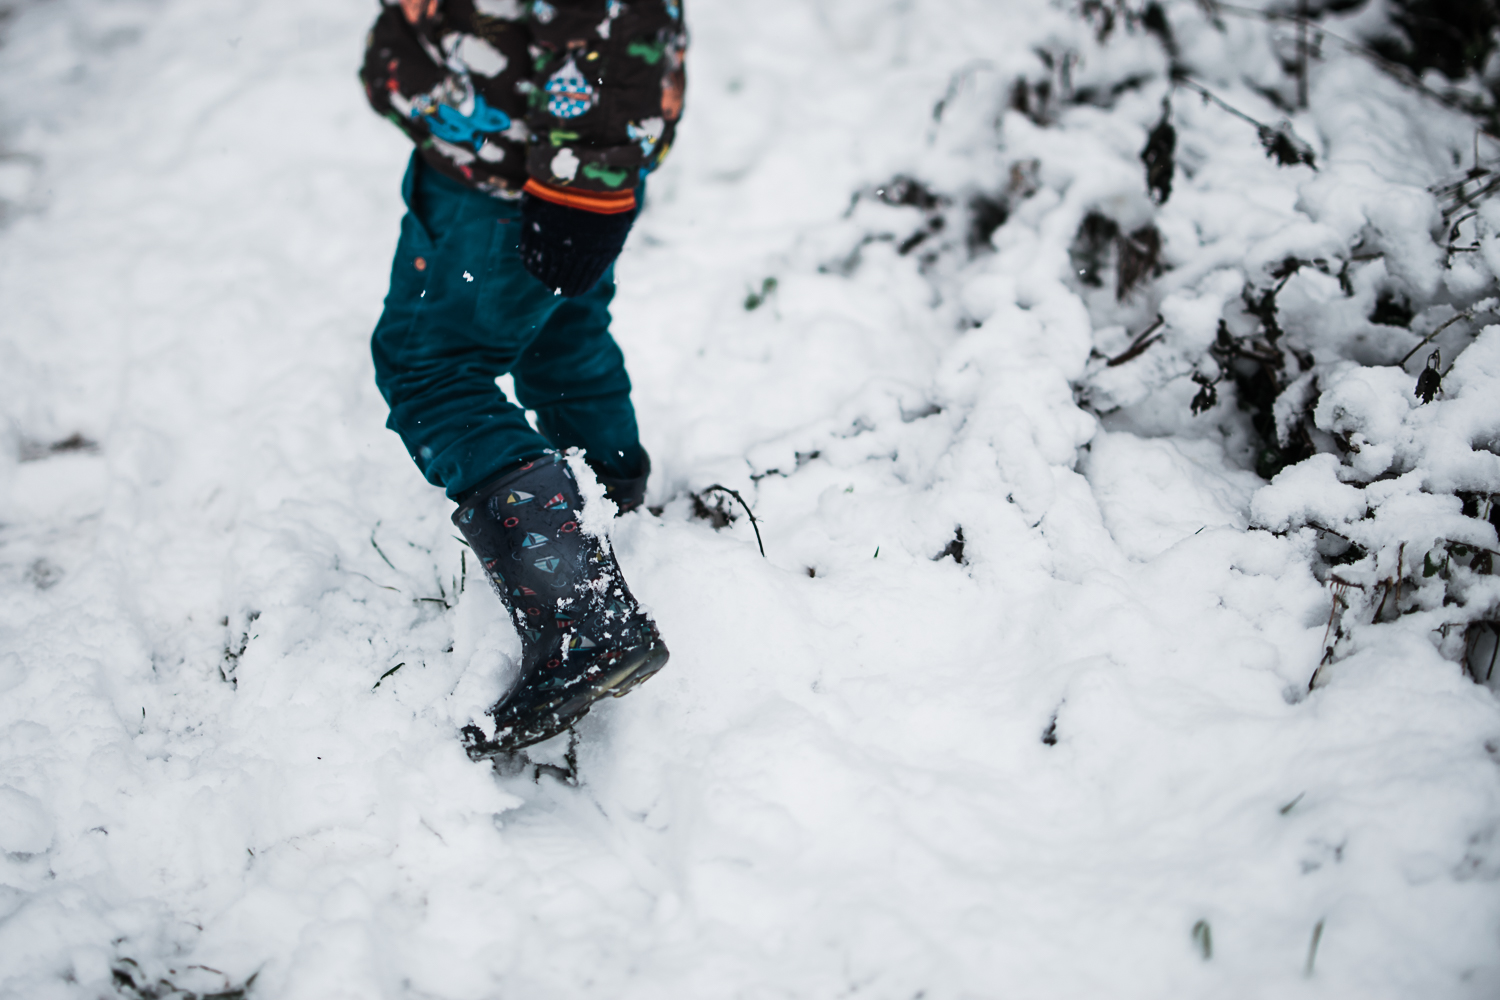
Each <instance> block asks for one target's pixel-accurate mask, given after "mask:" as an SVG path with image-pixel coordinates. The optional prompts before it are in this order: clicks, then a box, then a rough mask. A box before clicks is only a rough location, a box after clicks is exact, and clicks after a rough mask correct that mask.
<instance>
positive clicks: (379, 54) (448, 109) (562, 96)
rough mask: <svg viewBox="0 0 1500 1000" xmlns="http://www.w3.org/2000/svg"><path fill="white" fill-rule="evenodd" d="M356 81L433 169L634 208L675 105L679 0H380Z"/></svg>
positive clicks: (611, 207)
mask: <svg viewBox="0 0 1500 1000" xmlns="http://www.w3.org/2000/svg"><path fill="white" fill-rule="evenodd" d="M383 3H384V7H383V9H382V10H381V12H380V16H379V18H377V19H376V21H375V25H374V27H373V28H371V30H370V36H369V40H368V42H367V44H366V48H365V63H364V68H363V69H362V70H361V72H360V78H361V79H362V80H363V81H364V85H365V93H366V96H367V97H368V98H369V101H370V105H371V106H372V107H373V108H374V109H375V110H376V111H378V112H379V113H380V114H382V115H385V116H386V117H387V118H389V119H390V120H391V121H393V122H395V123H396V125H397V126H398V127H400V128H401V130H402V131H404V132H405V133H406V134H407V135H408V136H410V137H411V139H412V141H414V142H415V143H416V144H417V146H418V148H419V149H420V150H421V153H422V156H423V158H424V159H425V160H426V161H427V163H429V164H431V165H432V166H433V167H434V168H435V169H437V170H439V171H441V172H442V173H444V174H447V175H448V176H450V177H453V178H455V179H457V180H460V181H463V182H464V183H467V184H470V185H472V186H474V187H475V188H478V189H479V190H481V191H484V192H486V193H488V194H492V195H496V196H498V197H502V198H518V197H520V194H521V191H522V190H525V191H526V192H528V193H530V194H533V195H535V196H536V197H539V198H543V199H545V200H547V201H552V202H556V203H558V204H562V205H568V206H570V207H573V208H583V209H587V210H589V211H593V212H603V213H614V212H625V211H630V210H631V209H633V208H634V207H635V187H636V185H637V184H638V183H639V181H640V179H641V178H643V177H644V176H645V175H646V174H647V173H648V172H650V171H651V170H652V169H654V168H655V167H656V166H657V164H659V163H661V161H662V159H663V158H664V157H665V156H666V155H667V150H668V148H669V147H670V146H671V144H672V136H673V131H674V129H675V126H676V123H677V119H678V117H679V116H680V115H681V114H682V100H683V89H684V86H685V84H686V78H685V76H684V73H683V55H684V53H685V52H686V49H687V33H686V30H685V29H684V27H683V20H682V0H383Z"/></svg>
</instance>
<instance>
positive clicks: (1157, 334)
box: [824, 0, 1500, 685]
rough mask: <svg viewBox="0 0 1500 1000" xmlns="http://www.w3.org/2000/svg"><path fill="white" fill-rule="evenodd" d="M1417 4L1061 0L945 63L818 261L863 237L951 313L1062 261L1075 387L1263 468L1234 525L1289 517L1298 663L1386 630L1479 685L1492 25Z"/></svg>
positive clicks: (849, 250)
mask: <svg viewBox="0 0 1500 1000" xmlns="http://www.w3.org/2000/svg"><path fill="white" fill-rule="evenodd" d="M1431 6H1432V5H1431V4H1424V3H1422V2H1421V0H1369V2H1366V3H1363V4H1361V3H1355V4H1352V5H1351V4H1347V3H1339V4H1327V5H1317V4H1313V5H1309V6H1307V7H1305V8H1304V10H1306V11H1309V12H1310V13H1309V16H1310V17H1312V18H1314V20H1311V21H1303V20H1300V19H1298V18H1297V17H1295V16H1293V15H1290V14H1284V13H1278V12H1277V11H1276V10H1274V9H1272V10H1266V11H1256V10H1251V9H1248V8H1242V7H1237V6H1226V5H1216V4H1214V3H1212V2H1210V3H1206V4H1200V3H1195V2H1189V0H1170V2H1167V3H1158V2H1154V0H1153V2H1151V3H1148V4H1145V5H1140V4H1133V3H1129V2H1124V0H1113V2H1110V0H1083V2H1082V3H1080V4H1078V5H1077V6H1075V7H1074V8H1073V15H1074V18H1073V21H1072V23H1071V26H1070V28H1064V27H1054V28H1053V30H1052V35H1051V40H1050V41H1049V42H1048V43H1047V44H1046V45H1044V46H1041V47H1039V48H1037V49H1036V50H1035V63H1034V64H1033V65H1032V66H1031V67H1030V68H1029V69H1027V70H1025V71H1023V72H1021V73H1020V74H1019V75H1014V73H1013V71H1012V72H1011V73H1010V74H1007V72H1006V71H1003V70H1001V69H1000V68H999V67H998V66H997V65H996V64H992V63H989V62H986V61H977V62H975V63H972V64H970V65H969V66H967V67H965V68H964V69H963V70H961V71H960V72H959V73H957V74H956V75H955V76H954V78H953V81H952V83H951V84H950V86H949V88H948V91H947V93H945V94H944V95H943V96H942V98H941V100H940V101H939V102H938V103H937V106H936V107H935V109H934V113H933V121H934V125H933V129H932V132H931V134H929V136H928V137H927V146H928V149H927V150H926V152H925V154H924V157H925V158H924V159H921V160H920V162H921V166H920V168H919V174H920V176H916V177H914V176H908V175H901V176H898V177H895V178H893V179H891V180H889V181H886V182H884V183H878V184H873V185H871V186H870V187H869V188H868V189H866V190H864V191H861V192H859V193H857V194H856V195H855V198H854V201H853V203H852V204H851V208H850V212H849V217H848V226H849V227H850V229H852V230H853V231H855V232H857V233H858V234H859V235H858V237H857V239H853V240H846V243H845V244H844V246H845V249H842V250H839V251H837V252H836V253H832V254H830V255H829V256H828V258H827V260H826V263H825V264H824V269H825V270H828V271H835V272H838V273H850V272H851V271H852V270H853V269H855V268H857V267H858V266H859V262H860V255H861V252H862V249H863V248H864V247H868V246H869V245H870V244H872V243H877V242H885V243H889V244H891V245H893V246H894V247H895V248H896V251H897V253H898V254H900V255H902V256H907V255H910V256H911V257H912V258H914V259H915V260H916V261H917V262H918V266H919V268H920V270H921V271H922V272H923V273H924V274H926V275H927V276H928V278H929V280H931V281H932V283H933V285H934V287H935V290H936V291H937V293H938V296H939V298H940V301H941V305H940V309H943V308H945V309H947V310H948V312H949V314H950V316H951V317H952V319H953V320H954V321H955V322H956V323H957V324H958V326H959V327H960V328H968V327H977V326H979V325H981V324H986V323H987V322H988V321H991V320H992V318H993V316H994V315H995V313H996V309H997V308H998V307H999V306H1001V305H1004V303H1006V302H1013V303H1015V305H1009V306H1006V308H1008V309H1010V310H1011V311H1012V312H1013V313H1014V314H1015V315H1014V316H1012V317H1011V319H1012V320H1014V321H1015V322H1017V323H1020V322H1024V316H1025V314H1026V312H1027V311H1028V310H1030V309H1031V308H1032V307H1033V305H1034V304H1035V303H1034V302H1032V301H1030V300H1033V299H1035V300H1037V301H1040V299H1039V298H1038V296H1040V295H1041V293H1040V291H1038V290H1037V289H1039V288H1040V287H1041V286H1040V285H1038V286H1036V288H1034V289H1028V288H1027V287H1025V282H1026V278H1025V275H1027V274H1028V273H1032V274H1041V273H1043V272H1041V271H1037V270H1036V268H1045V267H1049V266H1055V267H1056V268H1057V269H1058V270H1060V271H1063V272H1065V273H1066V274H1067V275H1068V276H1069V277H1068V284H1069V287H1070V288H1071V289H1072V291H1073V292H1074V293H1075V294H1076V296H1077V297H1078V298H1080V299H1081V300H1082V301H1083V303H1084V304H1085V305H1086V307H1087V311H1088V315H1089V320H1090V322H1091V325H1092V328H1093V343H1092V351H1091V353H1090V356H1089V358H1088V359H1087V361H1086V362H1085V363H1084V364H1083V365H1082V366H1081V371H1080V374H1079V377H1078V378H1076V380H1075V381H1074V386H1073V388H1074V393H1075V399H1076V401H1077V403H1078V405H1079V406H1080V407H1081V408H1082V409H1084V410H1086V411H1088V412H1090V413H1092V414H1094V415H1096V416H1097V417H1099V418H1100V419H1101V421H1102V425H1103V428H1104V429H1105V430H1106V431H1109V430H1116V429H1118V430H1128V431H1131V432H1133V433H1136V434H1138V435H1144V436H1173V437H1174V438H1176V439H1182V438H1192V437H1207V438H1212V439H1214V440H1217V441H1218V442H1219V443H1220V444H1221V445H1222V446H1223V447H1225V448H1226V449H1227V451H1228V452H1229V453H1230V454H1231V455H1232V456H1234V457H1236V458H1237V459H1238V461H1239V462H1240V463H1241V464H1242V465H1243V466H1244V467H1245V468H1247V469H1250V470H1254V471H1255V472H1257V473H1258V474H1259V475H1260V476H1261V477H1263V479H1265V480H1268V481H1269V482H1268V484H1267V485H1265V486H1263V487H1262V488H1261V489H1260V490H1259V492H1258V493H1256V495H1255V496H1254V498H1253V500H1252V503H1251V505H1250V511H1249V513H1250V525H1249V528H1250V530H1265V531H1271V532H1275V533H1277V534H1282V535H1292V536H1295V537H1296V538H1298V539H1300V540H1301V542H1302V544H1304V546H1305V550H1306V552H1307V557H1308V559H1309V560H1310V562H1311V564H1312V568H1313V571H1314V572H1315V574H1316V575H1317V577H1318V578H1319V579H1320V580H1322V581H1324V582H1325V583H1326V584H1327V585H1328V586H1329V588H1330V592H1331V597H1330V603H1331V605H1332V607H1333V609H1334V612H1335V613H1334V614H1333V615H1332V616H1331V618H1330V626H1329V630H1328V640H1327V644H1326V645H1327V649H1326V652H1325V656H1324V668H1325V669H1320V671H1319V673H1318V674H1317V675H1316V676H1315V677H1314V679H1313V683H1314V684H1316V683H1318V682H1319V680H1320V678H1325V677H1326V676H1327V669H1326V668H1328V667H1331V665H1332V664H1334V663H1336V662H1338V661H1340V660H1342V659H1344V658H1345V657H1346V656H1347V655H1349V654H1350V653H1352V652H1354V651H1355V650H1357V649H1358V648H1359V647H1360V645H1361V643H1364V642H1367V641H1375V640H1374V639H1373V638H1372V636H1374V635H1378V634H1379V632H1378V630H1380V629H1387V628H1399V629H1402V630H1407V631H1409V632H1414V633H1420V634H1422V635H1423V636H1426V637H1427V638H1428V639H1430V641H1432V642H1434V643H1435V644H1437V645H1438V647H1439V648H1440V649H1441V650H1442V651H1443V653H1444V654H1445V655H1447V656H1448V657H1450V658H1451V659H1454V660H1459V661H1463V660H1467V661H1468V663H1469V669H1470V670H1471V672H1472V673H1474V675H1475V676H1476V679H1479V680H1481V681H1486V680H1488V681H1489V682H1490V683H1491V684H1492V685H1494V684H1496V683H1497V679H1496V678H1493V677H1491V676H1489V673H1488V671H1487V669H1486V667H1485V663H1486V662H1487V661H1486V659H1485V658H1486V657H1489V656H1491V654H1492V647H1493V646H1494V645H1495V642H1494V640H1493V636H1494V635H1495V634H1497V630H1496V627H1495V626H1494V625H1493V624H1492V623H1494V622H1496V621H1497V620H1500V578H1497V577H1495V576H1494V560H1495V557H1496V556H1497V555H1500V539H1497V535H1496V525H1497V524H1500V454H1497V452H1500V326H1485V325H1484V324H1485V322H1486V321H1487V320H1493V319H1495V318H1496V317H1497V316H1500V312H1497V310H1500V298H1497V293H1500V280H1497V276H1500V141H1497V140H1496V139H1495V138H1494V137H1493V136H1492V135H1491V134H1488V133H1487V132H1486V131H1485V129H1486V128H1489V127H1490V126H1489V125H1487V124H1486V123H1488V122H1493V121H1494V120H1495V117H1496V116H1495V112H1494V106H1495V101H1494V95H1495V94H1496V93H1500V88H1497V87H1496V86H1495V83H1496V81H1497V80H1500V69H1497V67H1500V58H1495V59H1491V58H1490V56H1489V54H1490V53H1491V52H1493V51H1495V49H1494V44H1493V43H1494V34H1495V31H1496V30H1497V25H1496V23H1492V22H1493V21H1494V19H1493V18H1491V19H1490V20H1486V21H1485V22H1484V24H1483V25H1481V28H1482V31H1483V33H1484V34H1483V38H1476V39H1473V40H1471V42H1470V43H1468V45H1467V48H1464V46H1463V45H1458V44H1457V43H1456V42H1455V41H1454V38H1453V37H1450V36H1451V35H1452V32H1451V31H1450V32H1446V33H1445V32H1443V31H1438V30H1437V29H1436V28H1434V27H1433V23H1431V21H1432V19H1431V17H1430V16H1429V15H1430V14H1431V13H1432V11H1430V10H1428V8H1429V7H1431ZM1424 18H1426V19H1427V20H1423V19H1424ZM1476 30H1477V29H1476ZM1142 34H1149V35H1151V36H1154V37H1155V38H1156V40H1157V42H1158V43H1159V44H1158V45H1156V46H1154V47H1152V46H1145V45H1140V44H1138V39H1139V36H1141V35H1142ZM1128 35H1135V36H1137V41H1136V42H1133V43H1131V44H1112V43H1116V42H1119V41H1120V39H1122V38H1123V37H1125V36H1128ZM1434 46H1437V48H1434ZM1439 50H1440V51H1439ZM1153 52H1154V56H1153ZM1464 53H1468V55H1465V54H1464ZM1481 56H1482V57H1483V58H1480V57H1481ZM1464 59H1468V60H1469V61H1468V62H1467V63H1466V62H1464ZM1486 60H1488V62H1486ZM1491 63H1494V64H1496V65H1495V66H1492V65H1491ZM1433 66H1436V67H1439V68H1441V69H1442V71H1443V72H1444V73H1446V74H1448V76H1449V78H1450V79H1451V80H1452V81H1453V82H1452V83H1450V84H1442V83H1441V81H1439V82H1437V83H1434V81H1436V80H1438V78H1437V77H1432V76H1429V77H1427V78H1418V77H1417V76H1416V75H1414V73H1413V70H1415V71H1421V70H1423V69H1426V68H1429V67H1433ZM924 178H930V179H924ZM849 242H852V244H853V245H852V247H850V246H849ZM987 256H990V257H992V258H993V260H991V261H987V260H986V257H987ZM996 261H998V262H1000V263H996ZM1016 276H1021V277H1019V278H1017V277H1016ZM1017 280H1019V281H1020V282H1021V286H1020V287H1019V288H1016V287H1009V286H1008V288H1007V290H1006V291H1005V292H1004V294H1000V295H998V296H997V293H996V289H997V288H999V287H1000V285H1003V284H1005V283H1006V282H1012V283H1014V282H1015V281H1017ZM997 282H998V283H999V284H997ZM1369 630H1376V631H1374V632H1370V635H1369V636H1366V634H1365V633H1366V632H1367V631H1369ZM1481 661H1485V662H1481Z"/></svg>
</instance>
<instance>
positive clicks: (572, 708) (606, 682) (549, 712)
mask: <svg viewBox="0 0 1500 1000" xmlns="http://www.w3.org/2000/svg"><path fill="white" fill-rule="evenodd" d="M671 655H672V654H671V652H670V651H669V650H668V649H667V647H666V646H665V645H663V644H662V643H661V642H660V641H658V642H657V643H656V644H655V645H653V646H651V647H650V648H648V649H642V650H637V651H635V653H633V654H631V655H628V656H627V657H626V658H625V659H623V660H622V661H621V662H619V663H617V664H615V665H614V666H613V667H612V668H611V669H610V671H609V672H608V673H607V674H605V676H604V678H603V679H602V680H600V681H598V682H597V683H594V684H591V685H589V686H588V687H587V688H586V689H585V690H583V691H580V692H578V693H577V694H575V695H572V696H571V697H568V698H566V699H565V700H559V701H558V702H556V703H554V704H552V705H549V706H547V707H545V708H542V709H540V710H538V711H537V712H536V716H540V717H541V718H540V719H538V720H537V721H538V722H539V723H540V724H539V725H537V726H535V727H531V728H527V729H525V730H520V729H516V728H513V729H512V730H511V731H510V733H508V734H507V735H506V736H505V737H502V738H501V739H498V740H496V741H495V742H494V743H490V744H476V745H471V746H470V747H469V748H468V752H469V758H470V759H471V760H484V759H485V758H489V757H498V756H501V755H502V754H508V753H513V752H514V751H516V750H520V749H523V748H524V747H529V746H531V745H532V744H535V743H541V742H542V741H543V740H550V739H551V738H552V737H554V736H556V735H557V734H558V733H562V732H565V731H566V730H568V729H569V728H571V727H572V726H573V725H574V724H575V723H576V722H577V721H578V720H579V719H581V718H583V717H584V716H585V715H587V714H588V713H589V709H591V708H593V707H594V702H596V701H598V700H599V699H601V698H604V697H606V696H607V697H612V698H623V697H624V696H625V695H627V694H629V693H630V692H631V691H633V690H634V689H635V688H636V686H637V685H639V684H641V682H643V681H645V680H646V679H647V678H649V677H651V676H652V675H653V674H655V673H656V672H657V671H658V670H660V669H661V668H662V667H664V666H666V665H667V660H668V659H670V658H671ZM534 718H535V716H534ZM542 720H545V721H542Z"/></svg>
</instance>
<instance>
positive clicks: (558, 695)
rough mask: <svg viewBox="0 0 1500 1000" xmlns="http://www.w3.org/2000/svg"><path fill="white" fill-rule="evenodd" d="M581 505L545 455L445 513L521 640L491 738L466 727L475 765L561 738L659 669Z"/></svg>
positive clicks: (648, 637) (661, 655) (661, 660)
mask: <svg viewBox="0 0 1500 1000" xmlns="http://www.w3.org/2000/svg"><path fill="white" fill-rule="evenodd" d="M582 508H583V499H582V498H581V497H580V496H579V493H578V484H577V482H575V481H574V479H573V473H572V470H570V469H569V468H568V465H567V463H566V462H565V461H563V458H562V456H561V455H558V454H551V455H547V456H545V457H543V458H539V459H537V460H535V461H533V462H528V463H527V464H526V465H524V466H522V467H521V468H519V469H517V470H515V471H513V472H510V473H508V474H506V475H503V476H501V477H500V478H499V479H495V480H492V481H491V482H489V483H487V484H485V485H484V486H481V487H480V488H479V489H477V490H475V491H474V493H473V494H472V495H470V496H469V497H467V498H465V500H464V502H463V503H462V505H461V506H460V507H459V508H458V511H457V512H456V513H455V514H454V515H453V523H454V524H455V525H457V526H458V530H459V531H461V532H463V535H464V538H466V539H467V540H468V542H469V547H470V548H472V549H473V551H474V555H475V556H476V557H477V558H478V559H479V562H480V564H481V565H482V566H483V567H484V571H485V574H486V575H487V576H488V577H489V579H490V583H491V584H492V585H493V586H494V588H495V591H496V592H497V593H498V594H499V595H500V600H501V601H502V602H504V604H505V606H506V608H507V609H508V610H509V611H510V613H511V617H512V618H513V619H514V621H515V624H516V629H517V631H519V632H520V633H521V671H520V678H519V680H518V681H517V682H516V685H515V687H514V688H512V690H511V691H510V693H509V694H507V695H506V696H505V697H504V698H501V699H500V701H499V702H497V703H496V704H495V706H494V707H493V708H491V709H490V710H489V713H488V714H489V715H491V716H492V717H493V718H494V720H495V736H494V738H493V739H489V738H487V737H485V735H484V733H483V732H481V731H480V730H479V728H478V727H476V726H468V727H465V729H464V738H465V741H466V743H467V748H468V752H469V756H470V757H471V758H473V759H475V760H480V759H483V758H486V757H496V756H500V755H502V754H508V753H510V752H512V751H515V750H519V749H520V748H522V747H525V746H529V745H530V744H532V743H540V742H541V741H542V740H545V739H548V738H550V737H552V736H555V735H557V734H558V733H560V732H562V731H563V730H565V729H567V728H568V727H569V726H571V725H572V724H573V723H574V722H576V721H577V720H578V719H580V718H581V717H582V716H583V715H584V714H586V713H587V712H588V710H589V708H590V706H592V705H593V703H594V702H595V701H597V700H599V699H600V698H602V697H604V696H605V695H613V696H614V697H616V698H618V697H620V696H621V695H623V694H625V693H626V692H627V691H629V690H630V689H631V688H633V687H635V686H636V685H637V684H639V683H640V682H641V681H643V680H645V679H646V678H647V677H650V676H651V675H652V674H654V673H656V671H658V670H660V669H661V668H662V667H663V666H664V665H665V664H666V662H667V656H668V653H667V647H666V645H665V644H663V643H662V641H661V635H660V634H659V633H658V632H657V631H656V624H655V623H654V622H652V620H651V619H650V617H648V616H647V615H646V613H645V612H644V611H642V610H641V608H640V605H639V604H637V603H636V600H635V598H634V597H632V596H631V593H630V589H629V588H628V587H626V585H625V578H624V576H622V575H621V573H620V567H619V564H618V563H616V562H615V556H614V553H613V552H612V551H610V548H609V545H608V544H607V543H606V542H604V541H601V540H600V539H598V538H595V537H593V536H591V535H587V534H585V533H584V532H583V530H582V528H581V527H580V526H579V523H578V512H579V511H580V510H582Z"/></svg>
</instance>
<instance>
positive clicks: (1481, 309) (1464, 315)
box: [1396, 299, 1500, 368]
mask: <svg viewBox="0 0 1500 1000" xmlns="http://www.w3.org/2000/svg"><path fill="white" fill-rule="evenodd" d="M1497 306H1500V303H1497V302H1496V301H1495V300H1494V299H1483V300H1481V301H1479V302H1476V303H1474V304H1473V305H1472V306H1470V307H1469V308H1467V309H1465V310H1464V311H1463V312H1461V313H1456V314H1455V315H1453V316H1450V317H1448V319H1447V320H1446V321H1445V322H1443V323H1441V324H1440V325H1439V326H1438V328H1437V329H1436V330H1433V331H1432V332H1431V333H1429V334H1428V335H1427V336H1425V337H1423V338H1422V339H1421V341H1420V342H1419V343H1418V344H1417V346H1416V347H1413V348H1412V349H1411V350H1409V351H1407V352H1406V354H1405V356H1403V357H1402V358H1401V360H1400V361H1398V362H1396V367H1397V368H1405V367H1406V363H1407V362H1408V361H1410V360H1411V356H1412V355H1413V354H1416V353H1417V352H1418V351H1420V350H1421V349H1422V348H1424V347H1426V346H1427V345H1428V344H1430V343H1431V342H1432V338H1434V337H1436V336H1437V335H1438V334H1440V333H1442V332H1443V331H1444V330H1446V329H1448V327H1450V326H1452V325H1453V324H1454V323H1457V322H1458V321H1459V320H1463V319H1473V318H1474V316H1475V315H1476V314H1478V313H1492V312H1495V311H1496V308H1497Z"/></svg>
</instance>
